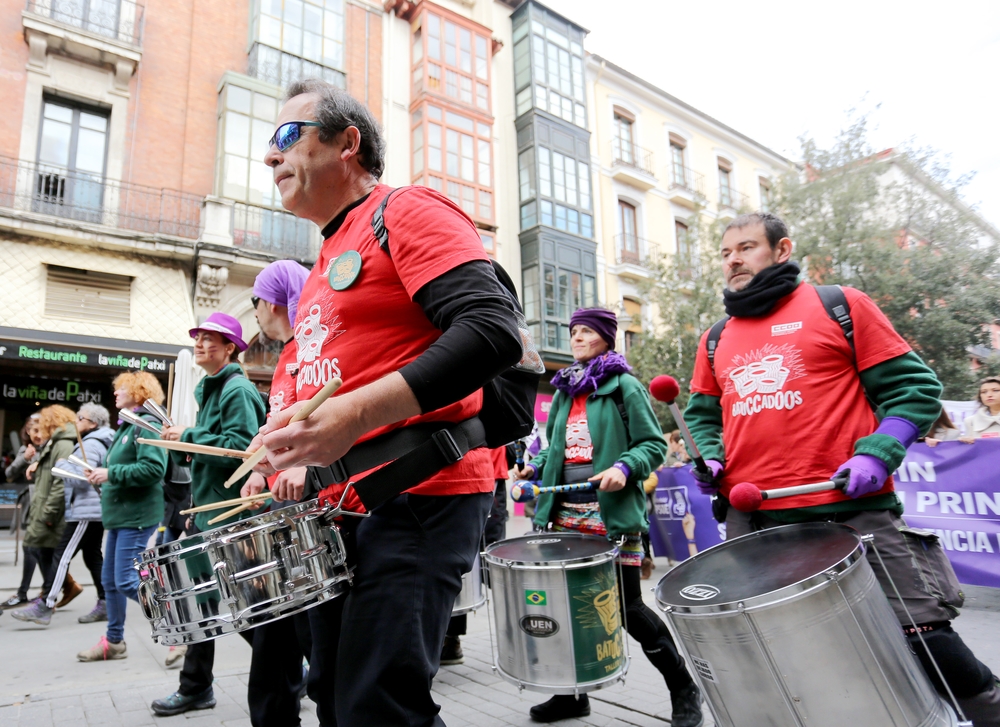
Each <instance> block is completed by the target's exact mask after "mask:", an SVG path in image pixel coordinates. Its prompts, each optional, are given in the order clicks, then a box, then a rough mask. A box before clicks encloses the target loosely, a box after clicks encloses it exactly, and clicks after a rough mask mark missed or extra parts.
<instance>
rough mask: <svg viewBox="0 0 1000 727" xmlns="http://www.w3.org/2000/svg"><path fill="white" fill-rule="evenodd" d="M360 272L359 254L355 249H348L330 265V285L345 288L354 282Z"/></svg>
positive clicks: (336, 288)
mask: <svg viewBox="0 0 1000 727" xmlns="http://www.w3.org/2000/svg"><path fill="white" fill-rule="evenodd" d="M360 274H361V254H360V253H359V252H358V251H357V250H348V251H347V252H345V253H344V254H343V255H340V256H339V257H338V258H337V259H336V260H334V261H333V265H331V266H330V287H331V288H333V289H334V290H345V289H347V288H349V287H351V285H353V284H354V281H355V280H357V279H358V275H360Z"/></svg>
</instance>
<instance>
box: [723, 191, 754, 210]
mask: <svg viewBox="0 0 1000 727" xmlns="http://www.w3.org/2000/svg"><path fill="white" fill-rule="evenodd" d="M719 206H720V207H728V208H729V209H731V210H741V209H743V208H745V207H749V206H750V198H749V197H747V196H746V195H745V194H743V193H742V192H738V191H736V190H735V189H732V188H731V187H730V188H728V189H727V188H726V187H720V188H719Z"/></svg>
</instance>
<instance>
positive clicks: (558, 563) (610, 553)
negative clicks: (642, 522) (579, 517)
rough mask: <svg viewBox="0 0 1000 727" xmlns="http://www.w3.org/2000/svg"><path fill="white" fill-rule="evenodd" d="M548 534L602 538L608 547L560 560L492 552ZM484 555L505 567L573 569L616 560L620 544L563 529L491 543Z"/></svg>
mask: <svg viewBox="0 0 1000 727" xmlns="http://www.w3.org/2000/svg"><path fill="white" fill-rule="evenodd" d="M546 535H557V536H559V537H561V538H569V539H571V540H602V541H604V542H606V543H607V546H608V549H607V550H606V551H604V552H603V553H598V554H597V555H586V556H583V557H580V558H564V559H560V560H513V559H510V558H501V557H500V556H497V555H493V554H492V553H491V551H493V550H496V549H497V548H499V547H500V546H501V545H504V544H505V543H509V542H510V541H512V540H524V539H525V538H539V537H545V536H546ZM482 556H483V560H485V561H486V562H487V563H488V564H489V565H499V566H503V567H505V568H515V569H517V570H546V571H548V570H572V569H575V568H588V567H590V566H592V565H600V564H602V563H607V562H608V561H609V560H614V559H615V558H616V557H618V546H617V545H615V544H614V543H612V542H610V541H607V540H605V539H604V538H600V537H598V536H596V535H586V534H584V533H573V532H563V531H560V532H558V533H532V534H530V535H521V536H519V537H517V538H507V539H506V540H500V541H497V542H496V543H491V544H490V545H488V546H487V547H486V550H485V551H484V552H483V554H482Z"/></svg>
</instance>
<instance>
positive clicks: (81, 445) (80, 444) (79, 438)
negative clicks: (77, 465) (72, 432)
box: [70, 427, 90, 467]
mask: <svg viewBox="0 0 1000 727" xmlns="http://www.w3.org/2000/svg"><path fill="white" fill-rule="evenodd" d="M76 443H77V444H78V445H79V446H80V456H81V457H83V464H84V466H86V467H90V465H89V464H87V453H86V451H84V449H83V437H81V436H80V428H79V427H77V428H76ZM72 456H73V455H70V457H72Z"/></svg>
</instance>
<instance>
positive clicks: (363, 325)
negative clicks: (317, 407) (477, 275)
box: [295, 185, 495, 495]
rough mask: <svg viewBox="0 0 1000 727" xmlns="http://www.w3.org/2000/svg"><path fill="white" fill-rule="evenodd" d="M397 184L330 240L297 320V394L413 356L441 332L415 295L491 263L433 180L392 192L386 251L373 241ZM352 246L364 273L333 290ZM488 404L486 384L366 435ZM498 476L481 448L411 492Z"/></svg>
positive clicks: (353, 383)
mask: <svg viewBox="0 0 1000 727" xmlns="http://www.w3.org/2000/svg"><path fill="white" fill-rule="evenodd" d="M391 189H392V188H391V187H387V186H385V185H379V186H378V187H376V188H375V189H374V190H373V191H372V193H371V194H370V195H369V197H368V199H366V200H365V201H364V202H362V203H361V204H360V205H358V206H357V207H355V208H354V209H352V210H350V211H349V212H348V213H347V216H346V218H345V219H344V222H343V224H342V225H341V226H340V228H339V229H338V230H337V231H336V232H334V233H333V235H331V236H330V237H329V238H327V239H326V240H325V241H324V242H323V247H322V249H321V251H320V255H319V259H318V260H317V261H316V265H315V267H313V269H312V271H311V272H310V274H309V278H308V279H307V280H306V284H305V286H304V287H303V289H302V297H301V298H300V299H299V308H298V313H297V315H296V321H295V343H296V351H297V363H298V365H299V373H298V376H297V377H296V391H295V398H296V399H297V400H300V401H301V400H305V399H308V398H309V397H311V396H312V395H313V394H315V393H316V392H317V391H319V389H320V388H322V386H323V385H324V384H325V383H326V382H327V381H329V380H330V379H332V378H334V377H336V376H339V377H341V378H342V379H343V381H344V384H343V386H342V388H341V389H340V391H341V392H342V393H347V392H349V391H352V390H354V389H358V388H360V387H362V386H365V385H366V384H370V383H372V382H373V381H377V380H378V379H381V378H382V377H384V376H386V375H387V374H389V373H392V372H393V371H398V370H399V369H401V368H402V367H403V366H405V365H406V364H408V363H410V362H411V361H413V360H414V359H416V358H417V357H418V356H419V355H420V354H422V353H423V352H424V351H426V350H427V348H428V347H429V346H430V345H431V344H432V343H434V341H436V340H437V339H438V338H439V337H440V336H441V331H440V330H438V329H437V328H435V327H434V325H433V324H432V323H431V322H430V321H429V320H428V318H427V316H426V315H424V312H423V309H422V308H421V307H420V306H419V305H418V304H417V303H415V302H414V301H413V296H414V295H416V293H417V292H418V291H419V290H420V289H421V288H422V287H423V286H424V285H426V284H427V283H429V282H430V281H431V280H434V279H435V278H437V277H439V276H441V275H443V274H444V273H447V272H448V271H449V270H452V269H454V268H456V267H458V266H460V265H463V264H465V263H468V262H471V261H473V260H484V261H485V260H488V258H487V257H486V253H485V252H484V250H483V244H482V240H481V238H480V237H479V233H478V231H477V230H476V227H475V225H474V224H473V223H472V220H470V219H469V218H468V217H467V216H466V215H465V213H463V212H462V211H461V210H460V209H459V208H458V207H456V206H455V205H454V204H452V203H451V202H450V201H449V200H448V199H446V198H445V197H443V196H441V195H440V194H438V193H437V192H435V191H433V190H431V189H428V188H426V187H407V188H405V189H401V190H399V191H397V192H396V193H394V194H393V195H392V198H391V199H390V201H389V204H388V206H387V207H386V209H385V217H384V219H385V227H386V229H387V230H388V231H389V253H388V254H387V253H386V252H385V251H384V250H382V249H381V248H380V247H379V244H378V241H377V240H376V239H375V235H374V233H373V231H372V226H371V219H372V215H373V213H374V212H375V210H376V209H377V208H378V206H379V205H380V204H382V200H383V199H384V198H385V196H386V195H387V194H388V193H389V192H390V191H391ZM351 251H354V252H356V253H358V254H359V255H360V257H361V268H360V272H358V273H357V276H356V277H355V278H354V279H353V282H350V284H349V285H348V286H347V287H346V288H344V289H342V290H334V289H333V288H332V287H331V285H330V282H329V275H330V271H331V269H333V268H334V262H336V261H337V258H338V257H340V256H341V255H343V254H344V253H348V252H351ZM335 272H336V271H335ZM348 277H349V276H348ZM482 401H483V396H482V390H479V391H476V392H474V393H472V394H470V395H469V396H466V397H465V398H464V399H461V400H460V401H457V402H455V403H453V404H449V405H448V406H445V407H442V408H440V409H437V410H435V411H432V412H428V413H426V414H422V415H420V416H416V417H411V418H410V419H407V420H405V421H402V422H397V423H396V424H394V425H392V426H388V427H383V428H381V429H377V430H375V431H372V432H369V433H368V434H367V435H365V436H364V437H362V438H361V439H360V440H359V441H365V440H367V439H371V438H372V437H376V436H378V435H380V434H383V433H385V432H387V431H390V430H392V429H396V428H398V427H402V426H408V425H410V424H415V423H418V422H429V421H444V422H460V421H463V420H465V419H468V418H470V417H472V416H475V415H476V414H478V413H479V410H480V408H481V407H482ZM492 475H493V463H492V459H491V457H490V452H489V450H488V449H486V448H479V449H474V450H472V451H470V452H468V453H467V454H466V455H465V457H463V458H462V460H461V461H459V462H456V463H455V464H453V465H451V466H449V467H447V468H445V469H443V470H441V471H440V472H438V473H437V474H435V475H434V476H432V477H430V478H429V479H427V480H425V481H424V482H423V483H421V484H420V485H418V486H416V487H414V488H412V489H410V490H408V492H412V493H416V494H421V495H455V494H471V493H477V492H492V491H493V488H494V486H495V482H494V479H493V476H492ZM356 479H357V480H360V479H362V478H361V477H358V478H356Z"/></svg>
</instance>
